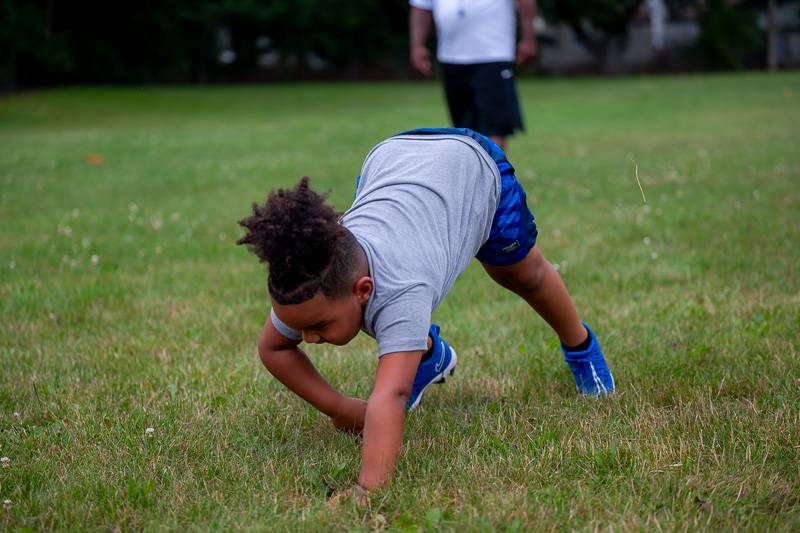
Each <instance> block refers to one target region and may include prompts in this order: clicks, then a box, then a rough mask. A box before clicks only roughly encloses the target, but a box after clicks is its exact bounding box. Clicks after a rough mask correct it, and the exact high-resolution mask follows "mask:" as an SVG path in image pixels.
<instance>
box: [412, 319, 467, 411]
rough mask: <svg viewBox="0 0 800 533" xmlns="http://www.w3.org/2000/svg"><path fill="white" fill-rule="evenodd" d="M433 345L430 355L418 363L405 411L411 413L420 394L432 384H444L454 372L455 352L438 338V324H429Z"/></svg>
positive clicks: (416, 404) (420, 397) (418, 400)
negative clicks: (446, 378)
mask: <svg viewBox="0 0 800 533" xmlns="http://www.w3.org/2000/svg"><path fill="white" fill-rule="evenodd" d="M428 335H430V336H431V340H432V341H433V344H432V346H431V350H432V353H431V355H430V356H429V357H428V358H427V359H425V360H424V361H422V362H420V364H419V368H417V375H416V376H414V387H413V388H412V389H411V395H410V396H409V397H408V402H407V403H406V411H412V410H413V409H414V408H415V407H416V406H418V405H419V402H420V400H422V393H424V392H425V389H427V388H428V387H429V386H430V385H431V384H433V383H444V380H445V377H448V376H452V375H453V373H454V372H455V370H456V360H457V358H456V351H455V350H454V349H452V348H451V347H450V345H449V344H447V343H446V342H444V341H443V340H442V339H441V337H439V326H438V324H431V327H430V329H429V330H428Z"/></svg>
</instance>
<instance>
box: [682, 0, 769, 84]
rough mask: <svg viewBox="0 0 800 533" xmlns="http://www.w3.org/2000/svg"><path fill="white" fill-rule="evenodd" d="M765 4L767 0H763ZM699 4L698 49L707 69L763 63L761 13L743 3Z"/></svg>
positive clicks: (712, 1) (708, 1) (714, 1)
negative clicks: (759, 14) (759, 17)
mask: <svg viewBox="0 0 800 533" xmlns="http://www.w3.org/2000/svg"><path fill="white" fill-rule="evenodd" d="M760 3H762V4H764V6H765V7H766V1H763V2H760ZM699 4H700V6H699V9H700V37H699V38H698V40H697V43H696V45H695V50H696V51H697V53H698V54H699V56H700V58H701V59H702V61H703V66H705V67H706V68H715V69H730V68H735V69H740V68H744V67H745V66H747V65H752V64H753V63H760V62H761V58H762V57H763V52H764V50H765V44H766V42H765V34H764V32H763V30H761V28H759V27H758V12H757V11H756V9H754V8H752V7H750V6H745V5H743V4H741V3H740V4H739V5H732V4H730V3H729V2H727V1H725V0H705V1H703V2H699Z"/></svg>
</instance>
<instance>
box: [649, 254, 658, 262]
mask: <svg viewBox="0 0 800 533" xmlns="http://www.w3.org/2000/svg"><path fill="white" fill-rule="evenodd" d="M650 259H652V260H654V261H655V260H656V259H658V252H650Z"/></svg>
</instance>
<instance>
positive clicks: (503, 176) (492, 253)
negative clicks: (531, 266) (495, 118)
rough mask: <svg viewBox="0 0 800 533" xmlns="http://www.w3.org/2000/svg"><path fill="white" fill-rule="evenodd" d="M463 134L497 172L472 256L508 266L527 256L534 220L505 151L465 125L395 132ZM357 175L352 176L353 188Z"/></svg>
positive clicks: (534, 232) (532, 237) (523, 190)
mask: <svg viewBox="0 0 800 533" xmlns="http://www.w3.org/2000/svg"><path fill="white" fill-rule="evenodd" d="M426 134H429V135H442V134H446V135H465V136H467V137H471V138H472V139H474V140H476V141H477V142H478V144H480V145H481V147H482V148H483V149H484V150H486V152H487V153H488V154H489V155H490V156H491V157H492V159H494V162H495V164H496V165H497V169H498V170H499V171H500V201H499V202H498V204H497V211H495V214H494V219H493V220H492V229H491V231H490V232H489V239H487V241H486V242H485V243H483V246H481V248H480V249H479V250H478V253H477V255H476V256H475V258H476V259H478V261H480V262H481V263H484V264H486V265H491V266H508V265H513V264H515V263H519V262H520V261H522V260H523V259H525V258H526V257H527V256H528V252H530V251H531V248H533V246H534V245H535V244H536V236H537V235H538V234H539V230H537V229H536V221H535V220H534V218H533V213H531V210H530V209H528V204H527V196H526V195H525V189H523V188H522V185H521V184H520V183H519V182H518V181H517V178H516V176H515V175H514V167H513V166H511V163H509V162H508V159H506V155H505V153H503V150H501V149H500V147H499V146H497V144H495V143H494V142H493V141H492V140H491V139H489V138H488V137H484V136H483V135H481V134H480V133H476V132H474V131H472V130H470V129H467V128H420V129H416V130H411V131H406V132H403V133H398V134H397V135H426ZM360 178H361V176H358V177H356V189H358V182H359V180H360Z"/></svg>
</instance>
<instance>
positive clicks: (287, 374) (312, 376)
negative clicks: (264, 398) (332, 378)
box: [258, 317, 367, 432]
mask: <svg viewBox="0 0 800 533" xmlns="http://www.w3.org/2000/svg"><path fill="white" fill-rule="evenodd" d="M299 344H300V341H297V340H294V339H290V338H288V337H285V336H284V335H282V334H281V333H280V332H279V331H278V330H277V329H275V326H274V325H273V324H272V320H271V319H270V317H267V321H266V323H265V324H264V329H263V330H262V332H261V338H260V339H259V341H258V354H259V356H260V357H261V362H262V363H263V364H264V366H265V367H266V368H267V370H269V372H270V374H272V375H273V376H275V378H276V379H277V380H278V381H280V382H281V383H283V384H284V385H286V387H287V388H289V390H291V391H292V392H294V393H295V394H297V395H298V396H300V397H301V398H303V399H304V400H305V401H307V402H308V403H310V404H311V405H313V406H314V407H316V408H317V409H318V410H319V411H321V412H323V413H325V414H326V415H328V416H329V417H331V421H332V422H333V424H334V425H335V426H336V427H337V428H339V429H342V430H345V431H354V432H359V431H361V430H362V429H363V427H364V415H365V411H366V408H367V403H366V402H365V401H364V400H360V399H357V398H351V397H348V396H344V395H342V394H340V393H339V392H338V391H337V390H336V389H334V388H333V387H332V386H331V384H330V383H328V382H327V381H326V380H325V378H323V377H322V376H321V375H320V373H319V372H317V369H316V368H314V364H313V363H312V362H311V360H310V359H309V358H308V356H307V355H306V354H305V352H303V350H301V349H300V348H298V345H299Z"/></svg>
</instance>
